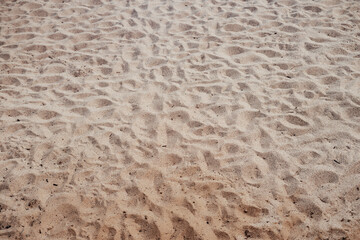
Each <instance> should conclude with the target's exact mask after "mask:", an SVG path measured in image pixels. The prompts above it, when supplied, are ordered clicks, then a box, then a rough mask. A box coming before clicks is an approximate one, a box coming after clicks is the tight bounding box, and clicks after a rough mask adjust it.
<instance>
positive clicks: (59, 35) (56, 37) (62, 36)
mask: <svg viewBox="0 0 360 240" xmlns="http://www.w3.org/2000/svg"><path fill="white" fill-rule="evenodd" d="M48 38H50V39H52V40H63V39H65V38H67V35H65V34H63V33H54V34H51V35H49V36H48Z"/></svg>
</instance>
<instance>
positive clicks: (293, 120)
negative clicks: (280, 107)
mask: <svg viewBox="0 0 360 240" xmlns="http://www.w3.org/2000/svg"><path fill="white" fill-rule="evenodd" d="M285 119H286V121H288V122H289V123H291V124H294V125H298V126H302V127H304V126H308V125H309V123H308V122H306V121H304V120H302V119H301V118H299V117H297V116H293V115H288V116H286V117H285Z"/></svg>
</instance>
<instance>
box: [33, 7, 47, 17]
mask: <svg viewBox="0 0 360 240" xmlns="http://www.w3.org/2000/svg"><path fill="white" fill-rule="evenodd" d="M30 15H32V16H36V17H47V16H48V15H49V13H48V12H47V11H45V10H43V9H38V10H35V11H32V12H31V14H30Z"/></svg>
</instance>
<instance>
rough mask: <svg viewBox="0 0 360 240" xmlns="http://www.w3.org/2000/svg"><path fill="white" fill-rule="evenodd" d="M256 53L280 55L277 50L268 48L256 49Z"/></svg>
mask: <svg viewBox="0 0 360 240" xmlns="http://www.w3.org/2000/svg"><path fill="white" fill-rule="evenodd" d="M257 52H258V53H261V54H264V55H266V56H267V57H269V58H273V57H280V56H281V54H280V53H278V52H275V51H273V50H269V49H265V50H258V51H257Z"/></svg>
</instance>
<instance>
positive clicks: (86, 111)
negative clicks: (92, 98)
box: [71, 107, 91, 116]
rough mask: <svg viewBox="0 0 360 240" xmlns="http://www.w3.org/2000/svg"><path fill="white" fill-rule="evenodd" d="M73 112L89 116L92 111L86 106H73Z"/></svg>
mask: <svg viewBox="0 0 360 240" xmlns="http://www.w3.org/2000/svg"><path fill="white" fill-rule="evenodd" d="M71 112H73V113H77V114H79V115H82V116H89V115H90V113H91V112H90V110H89V109H87V108H86V107H78V108H73V109H71Z"/></svg>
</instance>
